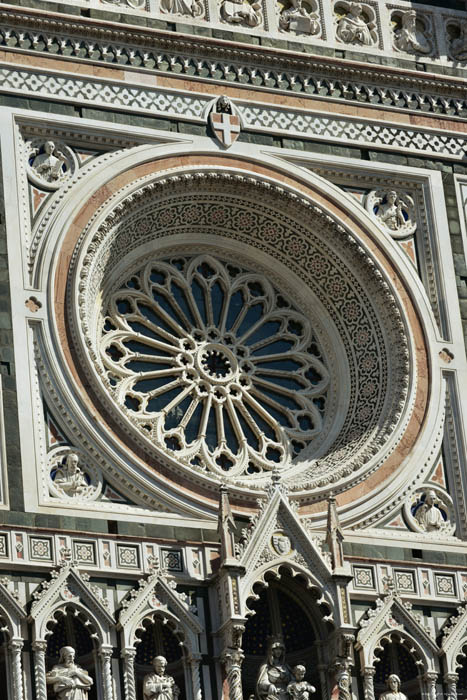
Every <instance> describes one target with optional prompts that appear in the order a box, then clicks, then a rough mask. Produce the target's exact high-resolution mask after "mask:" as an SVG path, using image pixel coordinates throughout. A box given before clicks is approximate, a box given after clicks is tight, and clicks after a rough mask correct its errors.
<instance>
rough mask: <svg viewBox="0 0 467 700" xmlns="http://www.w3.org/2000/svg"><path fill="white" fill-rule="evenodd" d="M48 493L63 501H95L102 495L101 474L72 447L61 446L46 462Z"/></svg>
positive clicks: (50, 453) (50, 454)
mask: <svg viewBox="0 0 467 700" xmlns="http://www.w3.org/2000/svg"><path fill="white" fill-rule="evenodd" d="M47 473H48V475H49V479H48V485H49V493H50V495H51V496H52V497H53V498H59V499H62V500H65V501H73V502H78V501H95V500H96V499H97V498H99V496H100V495H101V493H102V472H101V470H100V469H99V468H98V467H97V466H96V465H95V464H92V463H90V462H89V460H88V459H87V457H86V455H85V454H84V453H83V452H81V451H80V450H77V449H75V448H74V447H68V446H64V445H61V446H60V447H56V448H54V449H53V450H51V451H50V452H49V455H48V460H47Z"/></svg>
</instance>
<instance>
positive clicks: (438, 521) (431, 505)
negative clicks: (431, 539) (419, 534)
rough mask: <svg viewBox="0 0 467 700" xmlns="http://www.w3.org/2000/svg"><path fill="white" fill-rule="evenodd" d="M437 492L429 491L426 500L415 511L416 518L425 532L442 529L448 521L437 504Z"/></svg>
mask: <svg viewBox="0 0 467 700" xmlns="http://www.w3.org/2000/svg"><path fill="white" fill-rule="evenodd" d="M436 500H437V499H436V493H435V492H434V491H431V490H430V491H427V492H426V494H425V501H424V502H423V503H422V505H421V506H419V507H418V508H417V510H416V511H415V520H416V521H417V522H418V524H419V525H420V527H421V528H422V530H425V532H433V530H440V529H441V528H442V527H443V526H444V525H445V523H446V521H445V520H444V518H443V514H442V512H441V511H440V509H439V508H438V507H437V506H436Z"/></svg>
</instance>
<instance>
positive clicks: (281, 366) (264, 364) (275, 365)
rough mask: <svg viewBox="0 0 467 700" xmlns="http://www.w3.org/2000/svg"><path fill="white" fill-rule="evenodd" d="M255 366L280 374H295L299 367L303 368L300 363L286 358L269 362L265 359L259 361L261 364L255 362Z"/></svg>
mask: <svg viewBox="0 0 467 700" xmlns="http://www.w3.org/2000/svg"><path fill="white" fill-rule="evenodd" d="M255 366H256V367H261V368H263V369H274V370H277V371H281V372H297V371H298V370H299V369H300V368H301V367H303V365H302V364H301V363H300V362H297V361H296V360H292V359H291V358H287V357H284V358H281V359H276V360H271V361H269V362H268V360H267V359H266V358H264V360H261V362H259V361H258V360H255Z"/></svg>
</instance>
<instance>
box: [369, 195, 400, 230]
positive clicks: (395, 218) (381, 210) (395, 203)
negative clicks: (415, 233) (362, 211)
mask: <svg viewBox="0 0 467 700" xmlns="http://www.w3.org/2000/svg"><path fill="white" fill-rule="evenodd" d="M376 216H377V217H378V219H379V220H380V221H381V223H383V224H384V225H385V226H386V227H387V228H388V229H390V230H391V231H397V230H398V229H399V228H401V227H402V226H404V224H405V219H404V215H403V213H402V202H401V200H400V199H399V197H398V196H397V192H394V190H391V191H390V192H388V193H387V195H386V202H385V203H384V204H380V205H379V206H378V211H377V212H376Z"/></svg>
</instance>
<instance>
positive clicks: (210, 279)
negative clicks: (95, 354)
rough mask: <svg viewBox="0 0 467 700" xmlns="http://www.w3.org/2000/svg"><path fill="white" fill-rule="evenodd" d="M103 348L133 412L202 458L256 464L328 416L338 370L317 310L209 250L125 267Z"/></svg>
mask: <svg viewBox="0 0 467 700" xmlns="http://www.w3.org/2000/svg"><path fill="white" fill-rule="evenodd" d="M101 360H102V363H103V366H104V368H105V371H106V374H107V378H108V381H109V384H110V387H111V391H112V393H113V395H114V397H115V399H116V400H117V402H118V403H119V405H120V406H121V407H122V408H123V410H124V411H125V412H126V413H127V414H128V415H129V417H130V418H131V420H132V422H134V423H136V425H137V426H138V427H139V429H140V430H141V431H142V432H143V434H144V435H145V436H146V437H149V439H150V440H151V441H152V442H153V443H154V444H156V445H157V446H159V447H162V448H163V449H164V450H167V449H169V450H171V451H172V452H173V453H174V455H176V456H177V458H179V459H183V460H184V461H187V462H188V463H190V464H191V465H193V466H196V467H197V468H202V469H207V470H208V471H211V472H216V473H218V474H225V473H226V472H229V474H230V475H255V474H260V473H261V472H264V471H265V470H270V469H273V468H274V467H275V466H281V465H283V466H285V465H286V464H289V463H290V461H291V460H293V459H294V458H295V457H297V456H298V455H299V454H300V453H301V452H302V451H303V450H304V449H305V448H307V446H308V445H310V443H311V442H312V441H313V439H314V438H316V436H318V435H319V434H320V432H321V431H322V428H323V420H324V414H325V406H326V396H327V390H328V387H329V383H330V375H329V372H328V370H327V368H326V362H325V359H324V358H323V355H322V351H321V349H320V345H319V342H318V340H317V338H316V337H315V335H314V333H313V329H312V328H311V325H310V322H309V321H308V320H307V318H306V317H305V316H304V315H303V314H302V313H300V312H299V311H298V309H297V308H296V307H295V306H294V305H293V303H292V302H291V301H289V300H288V299H287V298H286V296H285V295H283V294H282V293H280V292H279V291H278V290H277V289H275V287H274V286H273V285H272V284H271V283H270V282H269V281H268V280H267V279H265V277H264V276H262V275H260V274H258V273H254V272H250V271H248V270H245V269H243V268H241V267H240V266H237V265H234V264H232V263H229V262H221V261H219V260H217V259H214V258H213V257H211V256H208V255H198V256H194V257H190V256H179V257H172V258H167V259H165V260H151V261H149V262H147V263H146V264H145V265H143V266H142V267H141V266H140V267H139V268H138V269H137V270H136V271H134V272H133V274H131V275H128V277H127V279H126V280H125V282H124V283H123V285H119V288H118V289H116V290H113V291H112V292H111V293H110V295H109V298H108V303H107V307H106V317H105V319H104V320H103V323H102V339H101Z"/></svg>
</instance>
